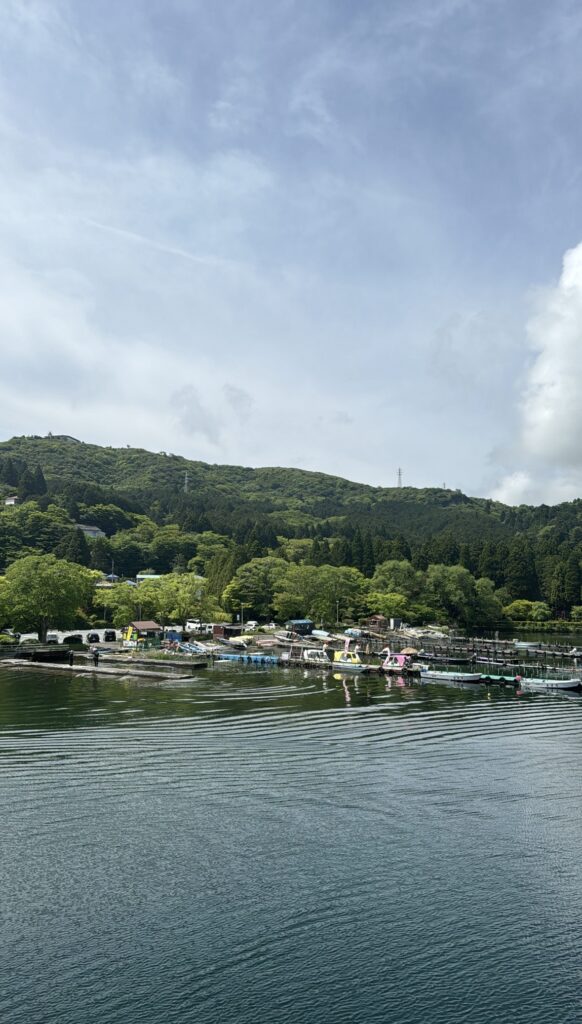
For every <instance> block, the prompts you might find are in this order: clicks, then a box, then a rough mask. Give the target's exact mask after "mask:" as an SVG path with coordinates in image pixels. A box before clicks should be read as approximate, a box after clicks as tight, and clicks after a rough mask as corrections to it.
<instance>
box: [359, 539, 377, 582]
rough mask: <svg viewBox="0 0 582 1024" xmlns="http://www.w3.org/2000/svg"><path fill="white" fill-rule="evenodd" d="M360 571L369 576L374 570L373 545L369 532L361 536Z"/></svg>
mask: <svg viewBox="0 0 582 1024" xmlns="http://www.w3.org/2000/svg"><path fill="white" fill-rule="evenodd" d="M361 568H362V572H363V573H364V576H371V575H372V573H373V572H374V568H375V566H374V547H373V545H372V538H371V536H370V534H369V533H367V532H366V533H365V534H364V535H363V537H362V567H361Z"/></svg>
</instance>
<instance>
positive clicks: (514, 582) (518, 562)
mask: <svg viewBox="0 0 582 1024" xmlns="http://www.w3.org/2000/svg"><path fill="white" fill-rule="evenodd" d="M505 585H506V587H507V589H508V591H509V594H510V595H511V597H512V598H514V599H515V598H520V597H523V598H526V599H527V600H528V601H537V599H538V597H539V586H538V579H537V574H536V569H535V562H534V557H533V552H532V548H531V544H530V542H529V541H528V540H527V539H526V538H525V537H515V538H514V540H513V541H512V542H511V544H510V547H509V554H508V557H507V569H506V573H505Z"/></svg>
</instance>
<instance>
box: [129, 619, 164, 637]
mask: <svg viewBox="0 0 582 1024" xmlns="http://www.w3.org/2000/svg"><path fill="white" fill-rule="evenodd" d="M129 626H130V627H131V628H132V629H134V630H135V631H136V633H137V634H138V636H141V637H143V638H144V639H147V640H151V639H155V638H156V637H159V636H161V634H162V633H163V632H164V631H163V629H162V627H161V626H160V624H159V622H154V620H153V619H136V621H135V622H130V623H129ZM128 628H129V627H128Z"/></svg>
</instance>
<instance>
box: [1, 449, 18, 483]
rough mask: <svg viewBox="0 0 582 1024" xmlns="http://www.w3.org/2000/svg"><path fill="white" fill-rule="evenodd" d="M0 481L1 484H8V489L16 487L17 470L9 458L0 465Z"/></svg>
mask: <svg viewBox="0 0 582 1024" xmlns="http://www.w3.org/2000/svg"><path fill="white" fill-rule="evenodd" d="M0 481H2V483H3V484H8V485H9V487H17V486H18V470H17V469H16V466H15V465H14V463H13V461H12V459H11V458H10V456H8V458H7V459H3V460H2V462H1V463H0Z"/></svg>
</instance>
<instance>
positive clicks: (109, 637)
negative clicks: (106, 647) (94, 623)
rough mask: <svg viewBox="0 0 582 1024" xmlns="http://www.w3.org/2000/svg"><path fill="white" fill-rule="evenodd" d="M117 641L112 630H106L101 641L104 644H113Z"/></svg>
mask: <svg viewBox="0 0 582 1024" xmlns="http://www.w3.org/2000/svg"><path fill="white" fill-rule="evenodd" d="M116 640H117V633H116V632H115V630H114V629H106V630H105V632H104V634H103V641H104V643H106V644H114V643H115V641H116Z"/></svg>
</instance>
